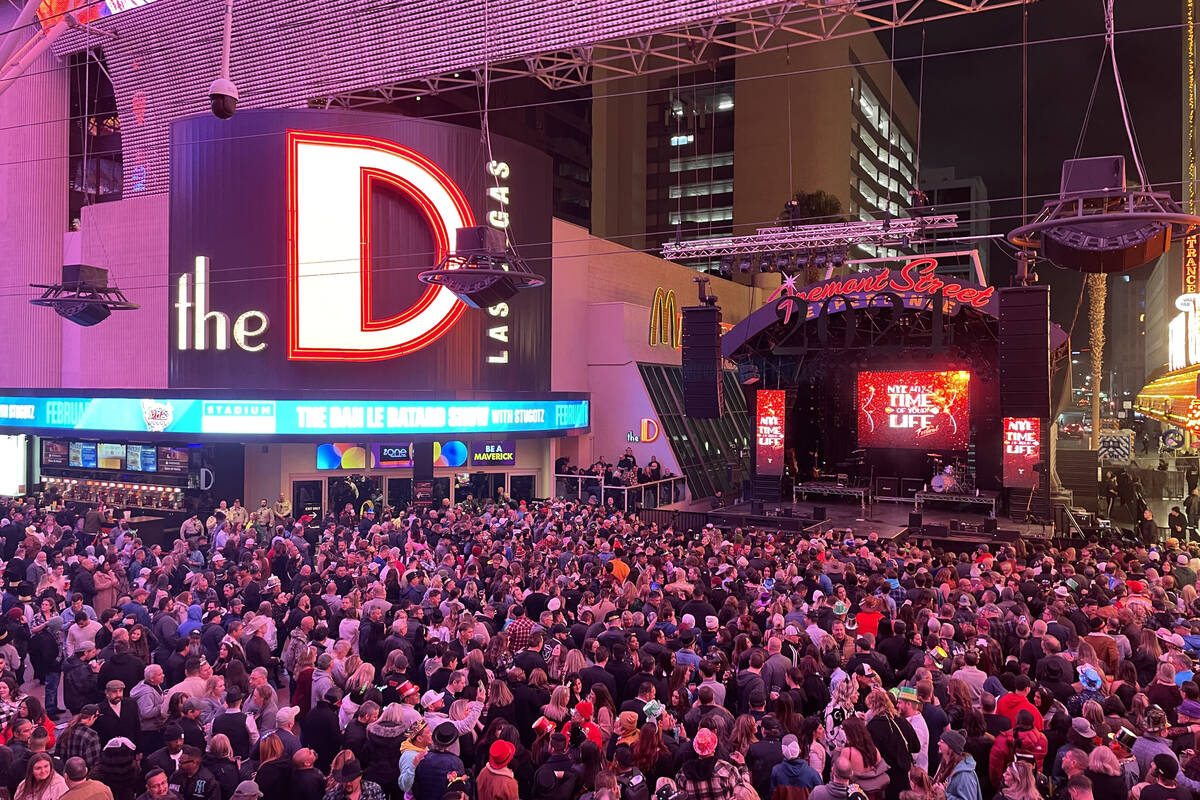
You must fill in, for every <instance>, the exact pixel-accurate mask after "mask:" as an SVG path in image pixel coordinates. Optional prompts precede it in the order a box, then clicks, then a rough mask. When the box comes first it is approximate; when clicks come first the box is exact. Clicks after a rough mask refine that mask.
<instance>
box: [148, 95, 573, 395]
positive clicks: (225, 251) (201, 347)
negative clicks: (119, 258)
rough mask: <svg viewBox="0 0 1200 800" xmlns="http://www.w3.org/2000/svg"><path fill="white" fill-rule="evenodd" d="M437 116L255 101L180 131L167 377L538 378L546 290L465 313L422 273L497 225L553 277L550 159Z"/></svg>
mask: <svg viewBox="0 0 1200 800" xmlns="http://www.w3.org/2000/svg"><path fill="white" fill-rule="evenodd" d="M491 158H492V159H493V160H490V161H489V160H488V158H487V157H485V155H484V153H483V151H482V150H481V148H480V147H479V132H478V131H476V130H471V129H468V128H461V127H458V126H454V125H447V124H444V123H440V122H433V121H428V120H420V119H412V118H407V117H401V116H398V115H393V114H371V113H364V112H357V111H335V112H331V111H311V110H248V111H244V112H239V113H238V114H237V115H236V116H235V117H234V118H233V119H230V120H218V119H216V118H214V117H212V116H210V115H207V114H205V115H202V116H197V117H191V118H188V119H184V120H181V121H179V122H176V123H175V124H174V125H173V126H172V129H171V187H172V189H171V200H170V225H171V231H170V232H171V237H170V286H171V301H172V302H171V308H170V309H169V312H168V313H169V318H168V330H169V332H170V337H171V342H170V347H169V351H168V352H169V370H168V376H169V378H168V379H169V383H168V385H169V386H171V387H172V388H195V387H206V388H211V387H230V388H232V387H237V388H238V389H271V390H275V389H301V388H304V389H308V388H314V387H315V388H330V389H333V388H339V387H356V388H357V387H361V388H387V389H397V390H406V389H409V390H418V389H420V390H431V389H432V390H450V391H455V390H468V389H471V390H484V391H524V392H529V391H535V392H536V391H545V390H547V389H548V388H549V364H550V358H549V347H548V344H549V341H550V298H551V291H550V287H549V286H548V285H547V286H543V287H541V288H538V289H531V290H529V291H524V292H521V293H519V294H518V295H517V296H516V297H513V298H512V299H510V300H509V301H507V302H504V303H498V304H496V305H494V306H492V307H490V308H487V309H480V310H478V311H476V310H472V309H468V308H467V307H466V306H465V304H463V303H462V302H461V301H459V300H458V299H457V297H455V296H454V295H453V294H452V293H451V292H450V291H449V290H448V289H446V288H444V287H434V286H426V285H425V284H422V283H421V282H419V281H418V280H417V273H419V272H421V271H422V270H425V269H431V268H433V267H435V266H436V265H437V264H438V263H439V261H440V260H441V259H442V257H443V256H445V255H446V254H447V253H450V252H453V248H454V246H455V231H456V230H457V229H458V228H463V227H470V226H473V225H477V224H478V225H491V226H493V227H495V228H498V229H501V230H504V231H506V232H507V233H508V234H509V236H510V240H511V241H512V242H513V243H514V244H515V245H516V246H517V247H518V249H519V252H520V254H521V256H522V257H523V258H524V259H525V260H526V261H527V262H528V263H529V264H530V266H531V267H532V268H533V270H534V271H535V272H537V273H539V274H540V275H542V276H543V277H544V278H546V280H547V283H549V278H550V275H549V273H550V240H551V238H552V236H551V218H550V203H551V190H550V162H549V159H548V158H547V157H546V156H545V155H543V154H541V153H538V152H536V151H535V150H533V149H531V148H529V147H528V146H526V145H524V144H521V143H519V142H514V141H510V140H507V139H504V138H501V137H493V141H492V157H491Z"/></svg>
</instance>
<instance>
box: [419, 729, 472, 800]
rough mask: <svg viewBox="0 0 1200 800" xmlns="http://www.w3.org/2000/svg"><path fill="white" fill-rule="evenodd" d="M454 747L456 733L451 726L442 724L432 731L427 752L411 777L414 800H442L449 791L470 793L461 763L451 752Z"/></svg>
mask: <svg viewBox="0 0 1200 800" xmlns="http://www.w3.org/2000/svg"><path fill="white" fill-rule="evenodd" d="M457 744H458V729H457V728H455V727H454V725H453V724H452V723H450V722H443V723H441V724H440V725H438V726H437V727H436V728H434V729H433V738H432V740H431V741H430V743H429V750H428V751H427V752H426V753H425V756H424V758H422V759H421V761H420V763H418V764H417V769H416V773H415V775H414V776H413V785H412V795H413V800H442V797H444V796H445V794H446V792H447V791H449V790H450V789H455V788H457V789H459V790H462V791H469V790H470V779H469V778H468V776H467V771H466V767H464V766H463V762H462V759H461V758H459V757H458V756H456V755H455V754H454V753H452V752H450V748H451V747H453V746H455V745H457Z"/></svg>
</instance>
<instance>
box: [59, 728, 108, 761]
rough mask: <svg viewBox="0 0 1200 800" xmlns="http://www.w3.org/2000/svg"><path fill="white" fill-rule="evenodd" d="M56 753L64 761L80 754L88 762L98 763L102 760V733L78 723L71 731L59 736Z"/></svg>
mask: <svg viewBox="0 0 1200 800" xmlns="http://www.w3.org/2000/svg"><path fill="white" fill-rule="evenodd" d="M54 755H56V756H58V757H59V758H61V759H62V760H63V761H66V760H67V759H68V758H71V757H72V756H79V757H80V758H82V759H83V760H84V761H86V762H87V763H88V764H96V763H97V762H98V761H99V760H100V734H98V733H96V732H95V731H94V730H92V729H91V728H90V727H88V726H87V725H83V724H80V725H76V726H75V727H74V728H73V729H72V730H71V732H70V733H68V734H66V735H64V736H62V737H60V738H59V740H58V743H57V744H56V745H55V747H54Z"/></svg>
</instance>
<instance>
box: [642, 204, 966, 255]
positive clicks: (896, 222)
mask: <svg viewBox="0 0 1200 800" xmlns="http://www.w3.org/2000/svg"><path fill="white" fill-rule="evenodd" d="M956 227H958V215H957V214H931V215H929V216H925V217H894V218H890V219H888V220H868V221H865V222H838V223H833V224H829V225H802V226H796V227H794V226H782V227H770V228H759V229H758V233H755V234H751V235H749V236H725V237H721V238H719V239H700V240H696V241H681V242H668V243H666V244H664V245H663V247H662V256H663V258H665V259H667V260H668V261H688V260H694V259H701V258H720V257H722V256H725V255H733V256H749V257H751V258H752V257H754V256H757V255H760V254H765V253H780V252H784V253H798V254H799V257H798V259H797V262H799V260H800V258H803V252H804V251H815V250H819V249H824V250H825V251H826V252H827V253H834V252H841V253H845V252H846V251H847V250H848V249H849V248H850V247H851V246H853V245H859V244H864V245H875V246H876V247H899V246H900V245H901V243H902V242H903V241H904V239H905V238H906V237H907V239H908V241H909V244H910V245H915V244H921V243H923V242H925V241H926V239H925V234H926V232H927V231H932V230H945V229H952V228H956ZM842 260H843V261H845V257H844V256H843V258H842Z"/></svg>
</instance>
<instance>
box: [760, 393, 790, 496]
mask: <svg viewBox="0 0 1200 800" xmlns="http://www.w3.org/2000/svg"><path fill="white" fill-rule="evenodd" d="M786 397H787V393H786V392H785V391H783V390H782V389H759V390H758V392H757V393H756V396H755V413H754V465H755V471H756V472H757V473H758V474H759V475H782V474H783V439H784V427H785V421H784V420H785V415H786V414H787V409H786V408H785V407H784V406H785V405H786Z"/></svg>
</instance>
